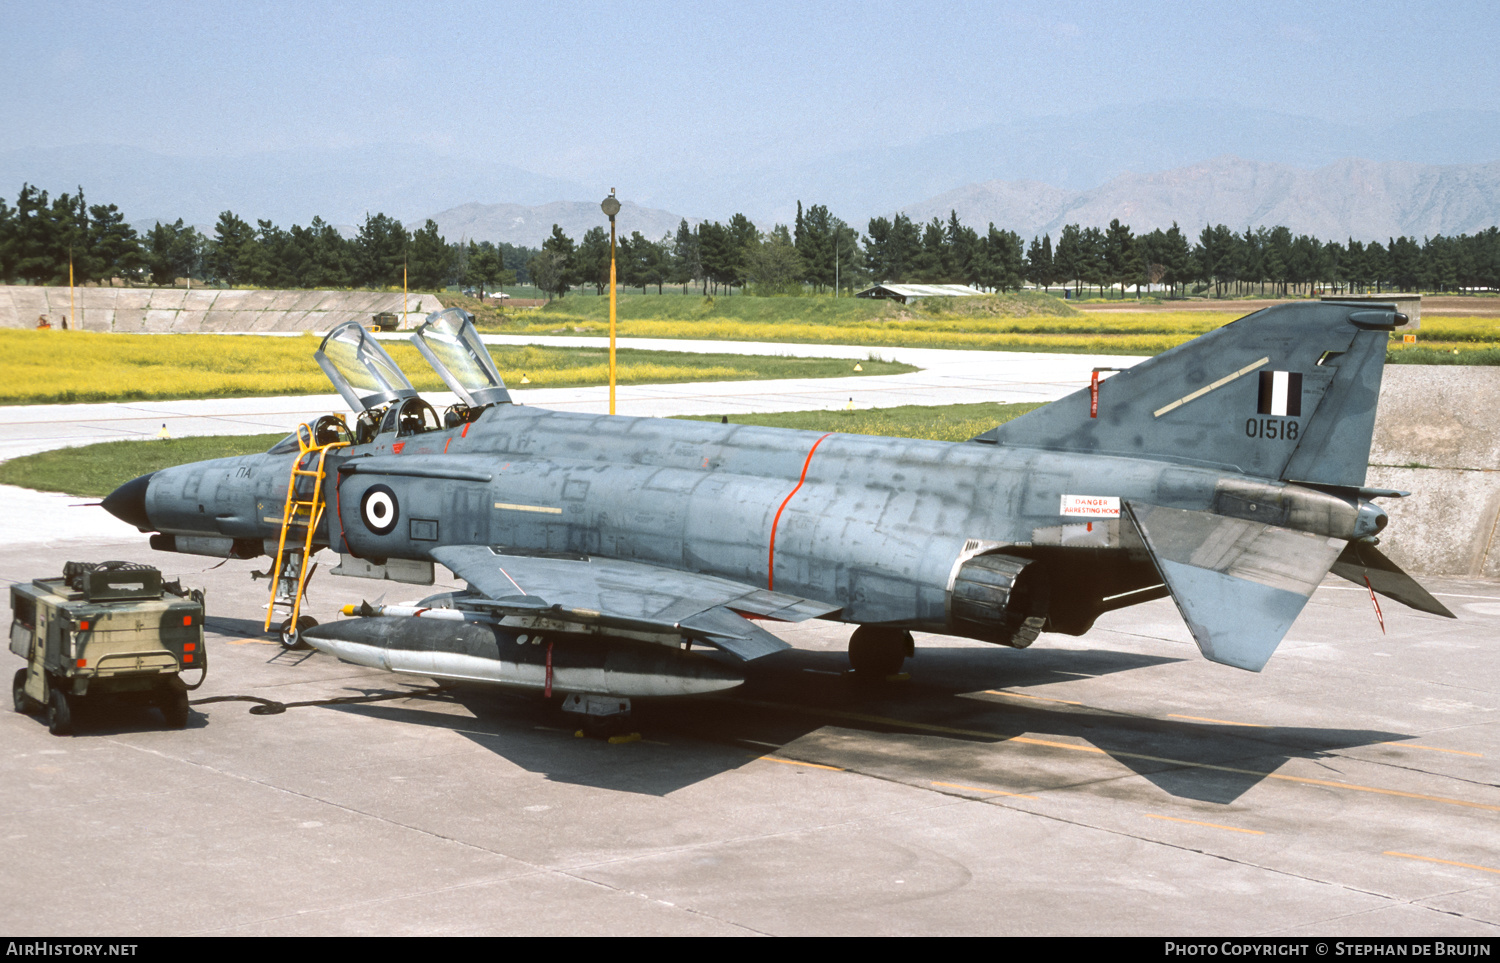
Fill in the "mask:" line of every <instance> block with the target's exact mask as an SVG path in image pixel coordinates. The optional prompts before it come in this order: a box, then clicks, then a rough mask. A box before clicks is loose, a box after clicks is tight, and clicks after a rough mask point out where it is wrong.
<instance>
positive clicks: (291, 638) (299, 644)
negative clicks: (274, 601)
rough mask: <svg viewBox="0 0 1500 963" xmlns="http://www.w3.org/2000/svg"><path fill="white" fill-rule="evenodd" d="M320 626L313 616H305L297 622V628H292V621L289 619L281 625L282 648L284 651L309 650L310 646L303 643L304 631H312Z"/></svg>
mask: <svg viewBox="0 0 1500 963" xmlns="http://www.w3.org/2000/svg"><path fill="white" fill-rule="evenodd" d="M317 624H318V620H317V619H315V618H313V617H312V616H311V615H304V616H302V617H301V618H300V619H298V620H297V628H296V629H293V628H292V620H291V619H287V620H286V621H285V622H283V623H281V647H282V648H284V649H307V648H310V646H309V645H308V644H307V643H306V642H303V641H302V632H303V630H304V629H310V628H312V627H313V626H315V625H317Z"/></svg>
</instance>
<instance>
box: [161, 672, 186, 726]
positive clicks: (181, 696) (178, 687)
mask: <svg viewBox="0 0 1500 963" xmlns="http://www.w3.org/2000/svg"><path fill="white" fill-rule="evenodd" d="M158 708H160V709H161V714H162V718H164V719H166V720H167V725H169V726H171V727H172V728H173V729H181V728H183V727H184V726H186V725H187V724H188V694H187V689H186V688H184V687H183V685H182V683H180V682H177V683H176V684H173V685H168V686H167V687H166V690H165V691H164V692H163V693H162V695H161V702H160V703H159V705H158Z"/></svg>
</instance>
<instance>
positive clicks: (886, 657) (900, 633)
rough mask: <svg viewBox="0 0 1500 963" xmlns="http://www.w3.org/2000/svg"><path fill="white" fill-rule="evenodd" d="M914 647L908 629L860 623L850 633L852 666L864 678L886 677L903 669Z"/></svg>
mask: <svg viewBox="0 0 1500 963" xmlns="http://www.w3.org/2000/svg"><path fill="white" fill-rule="evenodd" d="M912 648H913V646H912V638H911V633H910V632H908V631H906V630H905V629H892V628H887V627H884V626H878V625H861V626H860V627H859V628H857V629H855V630H854V634H853V635H851V636H849V666H850V668H852V669H853V670H854V671H855V673H856V674H858V675H859V676H861V677H863V678H869V679H884V678H885V677H886V676H889V675H895V674H896V673H897V672H900V671H901V664H902V663H903V662H905V661H906V657H907V656H909V655H911V654H912Z"/></svg>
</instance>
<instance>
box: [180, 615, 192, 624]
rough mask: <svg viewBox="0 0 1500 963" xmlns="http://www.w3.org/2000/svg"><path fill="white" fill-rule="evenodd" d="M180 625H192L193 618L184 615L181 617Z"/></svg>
mask: <svg viewBox="0 0 1500 963" xmlns="http://www.w3.org/2000/svg"><path fill="white" fill-rule="evenodd" d="M182 624H183V625H192V624H193V617H192V616H191V615H184V616H183V617H182Z"/></svg>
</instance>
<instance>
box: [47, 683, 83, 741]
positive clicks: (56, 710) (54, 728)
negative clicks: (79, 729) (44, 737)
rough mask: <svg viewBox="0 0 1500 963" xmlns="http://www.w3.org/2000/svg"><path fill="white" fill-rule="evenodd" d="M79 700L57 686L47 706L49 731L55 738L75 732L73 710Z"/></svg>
mask: <svg viewBox="0 0 1500 963" xmlns="http://www.w3.org/2000/svg"><path fill="white" fill-rule="evenodd" d="M77 707H78V706H77V700H76V699H74V698H73V697H72V696H70V695H68V694H67V693H66V692H64V691H63V690H62V689H59V688H57V687H56V686H54V687H53V689H52V698H51V699H49V700H48V705H47V731H48V732H50V733H52V734H53V735H54V736H66V735H68V734H69V733H71V732H72V731H73V710H74V709H76V708H77Z"/></svg>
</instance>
